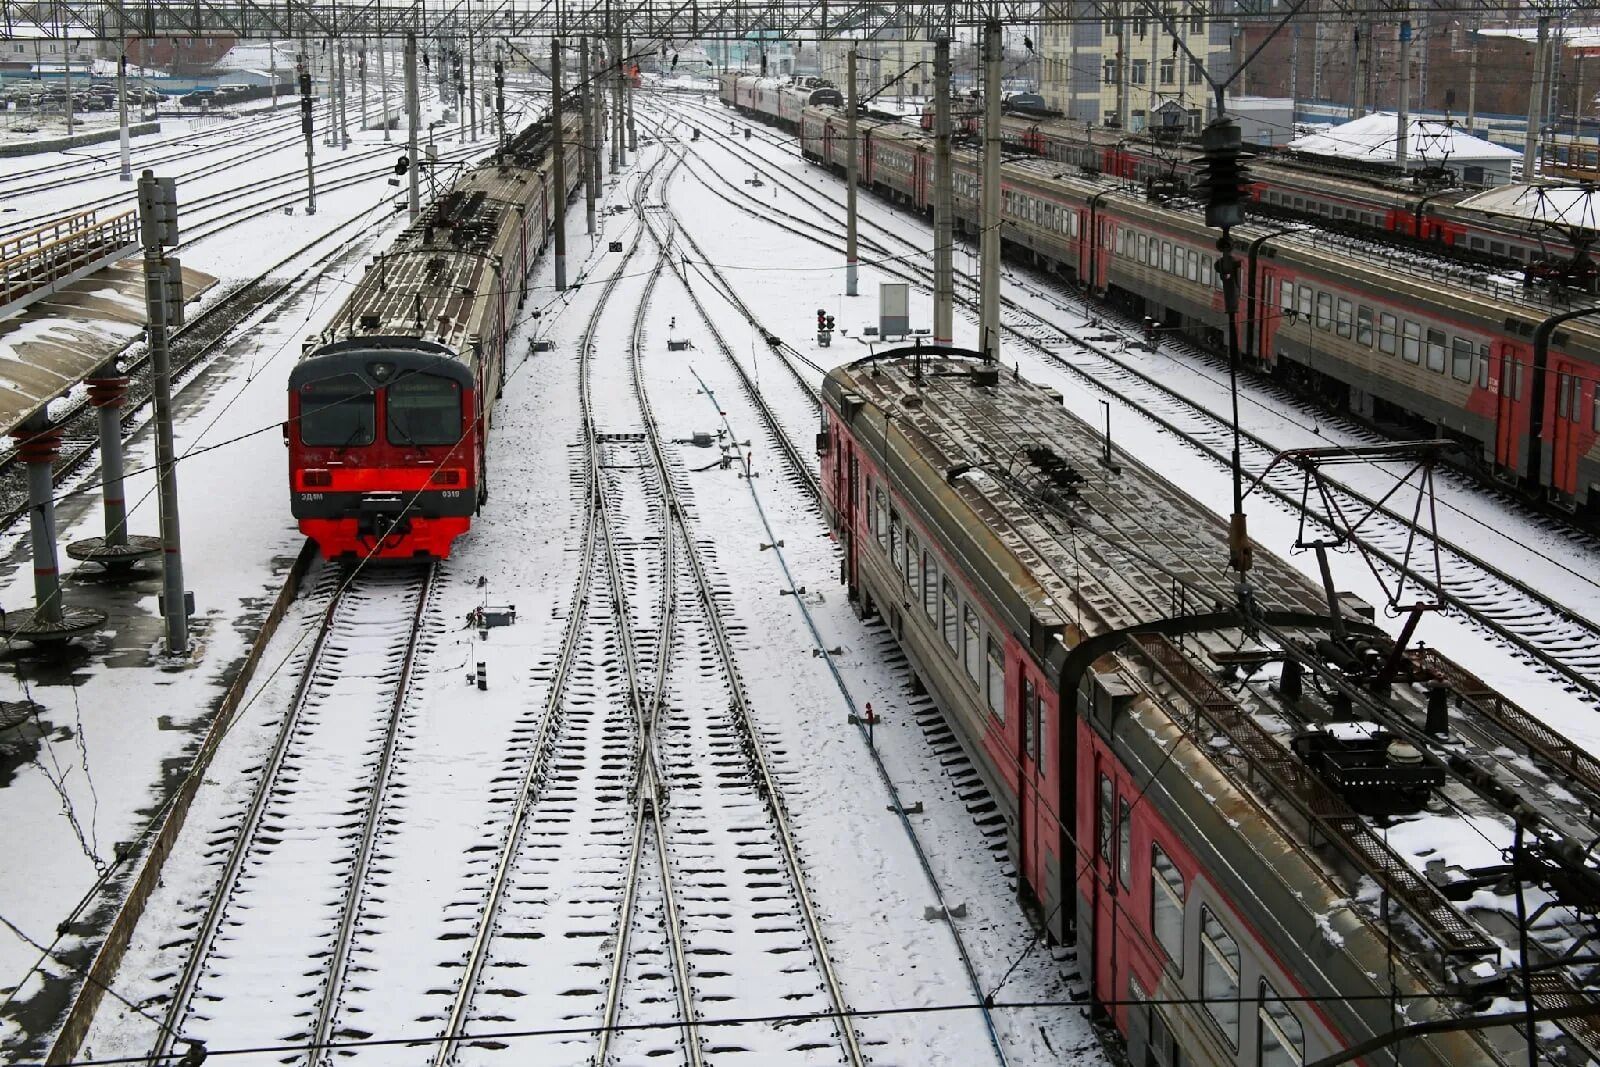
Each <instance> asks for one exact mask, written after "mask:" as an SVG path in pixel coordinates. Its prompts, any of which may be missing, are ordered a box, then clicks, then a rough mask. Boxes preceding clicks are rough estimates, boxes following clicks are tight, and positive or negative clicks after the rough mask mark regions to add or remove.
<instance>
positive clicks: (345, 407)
mask: <svg viewBox="0 0 1600 1067" xmlns="http://www.w3.org/2000/svg"><path fill="white" fill-rule="evenodd" d="M376 408H377V405H376V403H375V399H374V397H373V393H372V387H371V386H369V385H367V383H366V382H364V381H362V380H361V379H360V378H358V377H356V376H355V375H354V374H339V375H335V376H334V377H332V378H323V379H322V380H321V381H315V382H307V383H306V384H305V385H302V386H301V387H300V441H301V443H302V444H305V445H308V446H310V447H313V448H350V447H353V446H355V445H370V444H372V442H373V440H374V437H375V436H376V432H377V431H376V427H377V421H378V420H377V410H376Z"/></svg>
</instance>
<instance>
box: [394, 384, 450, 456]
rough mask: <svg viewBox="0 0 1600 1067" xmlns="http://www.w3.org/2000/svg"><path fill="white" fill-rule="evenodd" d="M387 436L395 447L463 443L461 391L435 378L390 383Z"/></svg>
mask: <svg viewBox="0 0 1600 1067" xmlns="http://www.w3.org/2000/svg"><path fill="white" fill-rule="evenodd" d="M387 408H388V416H387V429H386V435H387V436H388V438H389V443H390V444H391V445H453V444H455V443H456V442H457V441H459V440H460V439H461V387H460V386H459V385H457V384H456V383H455V382H453V381H450V380H449V379H448V378H438V377H435V376H434V375H432V374H408V375H404V376H401V377H397V378H396V379H395V380H394V381H393V382H391V383H389V396H388V405H387Z"/></svg>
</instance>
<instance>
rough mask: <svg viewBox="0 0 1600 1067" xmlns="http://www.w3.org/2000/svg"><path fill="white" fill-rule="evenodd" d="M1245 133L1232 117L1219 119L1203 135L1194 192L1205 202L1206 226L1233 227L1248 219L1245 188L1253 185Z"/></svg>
mask: <svg viewBox="0 0 1600 1067" xmlns="http://www.w3.org/2000/svg"><path fill="white" fill-rule="evenodd" d="M1242 143H1243V136H1242V135H1241V134H1240V132H1239V127H1238V126H1237V125H1235V124H1234V121H1233V120H1232V119H1230V118H1219V119H1217V120H1216V121H1214V122H1212V123H1211V124H1210V125H1208V126H1207V127H1206V128H1205V130H1204V131H1203V132H1202V133H1201V134H1200V147H1201V156H1200V175H1199V178H1198V180H1197V181H1196V182H1195V184H1194V195H1195V196H1196V197H1197V198H1199V199H1200V200H1202V201H1204V202H1205V205H1206V225H1207V226H1216V227H1219V228H1221V229H1224V230H1226V229H1229V228H1231V227H1233V226H1238V225H1239V224H1241V223H1242V222H1244V195H1245V193H1244V190H1245V186H1247V185H1249V184H1250V172H1249V171H1248V170H1247V169H1246V168H1245V166H1244V161H1245V159H1246V158H1248V157H1246V156H1245V155H1244V154H1243V153H1242V152H1241V151H1240V145H1241V144H1242Z"/></svg>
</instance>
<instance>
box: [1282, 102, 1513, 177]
mask: <svg viewBox="0 0 1600 1067" xmlns="http://www.w3.org/2000/svg"><path fill="white" fill-rule="evenodd" d="M1398 125H1399V117H1398V116H1397V115H1396V114H1395V113H1394V112H1393V111H1376V112H1373V113H1372V114H1370V115H1366V116H1364V117H1362V118H1359V119H1355V120H1353V121H1351V122H1346V123H1342V124H1340V125H1337V126H1324V127H1322V128H1321V129H1318V130H1316V131H1314V132H1312V133H1308V134H1306V135H1305V136H1303V137H1296V138H1295V139H1294V140H1292V141H1290V142H1289V148H1290V149H1292V150H1293V151H1296V152H1304V153H1306V154H1308V155H1316V156H1331V157H1336V158H1339V159H1349V160H1360V161H1364V162H1368V163H1387V164H1389V165H1391V166H1393V165H1394V162H1395V141H1396V133H1397V129H1396V128H1397V126H1398ZM1408 133H1409V138H1410V140H1409V144H1408V147H1407V153H1406V169H1407V170H1420V169H1421V168H1423V167H1437V166H1443V167H1447V168H1449V169H1450V170H1451V171H1452V172H1454V173H1455V175H1456V177H1457V178H1459V179H1460V180H1461V181H1462V182H1464V183H1465V184H1468V185H1505V184H1506V183H1507V182H1509V181H1511V164H1512V163H1515V162H1518V161H1520V160H1521V159H1522V155H1521V153H1519V152H1514V151H1512V150H1511V149H1509V148H1504V147H1502V146H1500V145H1497V144H1490V143H1489V142H1488V141H1485V140H1483V139H1482V138H1481V137H1474V136H1473V135H1472V134H1471V133H1469V132H1468V131H1466V130H1464V129H1462V128H1461V127H1459V126H1456V125H1455V124H1453V123H1448V122H1441V121H1439V120H1438V119H1415V118H1414V119H1412V120H1411V122H1410V124H1409V131H1408Z"/></svg>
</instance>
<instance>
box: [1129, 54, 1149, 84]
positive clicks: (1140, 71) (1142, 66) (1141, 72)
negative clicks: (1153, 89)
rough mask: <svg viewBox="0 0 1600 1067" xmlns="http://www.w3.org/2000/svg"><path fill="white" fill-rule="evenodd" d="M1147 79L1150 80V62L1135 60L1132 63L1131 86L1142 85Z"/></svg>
mask: <svg viewBox="0 0 1600 1067" xmlns="http://www.w3.org/2000/svg"><path fill="white" fill-rule="evenodd" d="M1149 78H1150V61H1149V60H1148V59H1136V60H1134V61H1133V74H1132V79H1133V84H1135V85H1143V84H1144V83H1145V82H1146V81H1148V80H1149Z"/></svg>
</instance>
